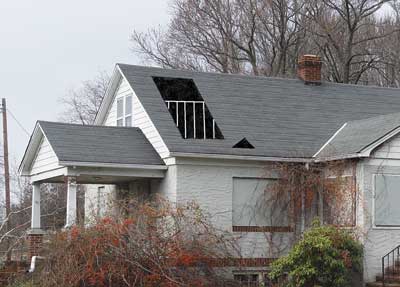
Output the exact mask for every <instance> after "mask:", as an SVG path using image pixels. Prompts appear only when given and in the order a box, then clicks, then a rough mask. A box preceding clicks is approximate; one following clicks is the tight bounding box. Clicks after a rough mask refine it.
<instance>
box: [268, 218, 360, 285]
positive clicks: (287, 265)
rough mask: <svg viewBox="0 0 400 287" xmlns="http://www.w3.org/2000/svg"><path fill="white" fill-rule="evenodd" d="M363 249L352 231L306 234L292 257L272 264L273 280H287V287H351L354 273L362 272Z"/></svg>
mask: <svg viewBox="0 0 400 287" xmlns="http://www.w3.org/2000/svg"><path fill="white" fill-rule="evenodd" d="M361 268H362V246H361V244H360V243H358V242H357V241H356V240H355V239H354V237H353V236H352V234H351V233H350V232H349V231H346V230H343V229H340V228H337V227H334V226H320V224H319V222H318V221H315V222H314V223H313V227H312V228H311V229H310V230H309V231H307V232H305V234H304V236H303V238H302V239H301V240H300V241H299V242H298V243H297V244H295V246H294V247H293V248H292V250H291V251H290V252H289V254H288V255H287V256H285V257H282V258H279V259H278V260H276V261H275V262H274V263H273V264H272V270H271V273H270V277H271V279H272V280H275V281H277V280H278V279H282V278H286V279H285V280H284V281H285V282H284V285H283V286H293V287H294V286H296V287H298V286H302V287H303V286H304V287H309V286H310V287H313V286H326V287H328V286H329V287H341V286H350V282H351V276H352V274H353V273H354V272H361Z"/></svg>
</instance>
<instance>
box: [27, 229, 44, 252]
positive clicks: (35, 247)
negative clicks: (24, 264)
mask: <svg viewBox="0 0 400 287" xmlns="http://www.w3.org/2000/svg"><path fill="white" fill-rule="evenodd" d="M43 236H44V233H39V232H35V233H29V234H28V236H27V240H28V246H29V258H32V257H33V256H38V255H39V252H40V250H41V248H42V245H43Z"/></svg>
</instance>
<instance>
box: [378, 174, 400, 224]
mask: <svg viewBox="0 0 400 287" xmlns="http://www.w3.org/2000/svg"><path fill="white" fill-rule="evenodd" d="M399 202H400V176H393V175H375V225H376V226H399V225H400V208H398V203H399Z"/></svg>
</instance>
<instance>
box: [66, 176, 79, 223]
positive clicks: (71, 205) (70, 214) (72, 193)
mask: <svg viewBox="0 0 400 287" xmlns="http://www.w3.org/2000/svg"><path fill="white" fill-rule="evenodd" d="M76 189H77V185H76V178H75V177H68V180H67V218H66V221H65V228H68V227H71V226H73V225H75V224H76V217H77V215H76V212H77V207H76Z"/></svg>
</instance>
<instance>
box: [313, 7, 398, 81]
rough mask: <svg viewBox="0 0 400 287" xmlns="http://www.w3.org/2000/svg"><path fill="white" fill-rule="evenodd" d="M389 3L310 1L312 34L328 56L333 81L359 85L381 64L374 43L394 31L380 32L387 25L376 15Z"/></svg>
mask: <svg viewBox="0 0 400 287" xmlns="http://www.w3.org/2000/svg"><path fill="white" fill-rule="evenodd" d="M388 2H391V0H340V1H339V0H312V1H309V4H308V5H307V9H306V16H307V17H309V19H310V21H311V23H312V24H313V25H309V28H310V29H311V30H310V33H312V34H313V35H314V36H315V38H314V39H315V41H314V42H315V44H316V45H317V47H318V48H319V50H320V52H321V53H322V54H323V56H324V59H325V63H326V65H327V67H328V77H329V78H330V80H332V81H335V82H341V83H355V84H357V83H358V82H359V81H360V79H361V77H362V76H363V74H364V73H365V72H366V71H368V70H371V69H375V68H376V67H377V65H378V63H380V62H381V60H382V59H381V57H380V56H381V55H380V53H379V51H380V47H379V46H377V45H374V41H376V40H378V39H383V38H386V37H387V36H388V35H390V34H392V33H393V32H394V31H384V30H382V29H379V27H380V26H382V24H383V23H382V21H380V20H378V19H377V18H376V17H374V15H375V14H376V12H377V11H378V10H380V9H381V7H382V5H383V4H385V3H388Z"/></svg>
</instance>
